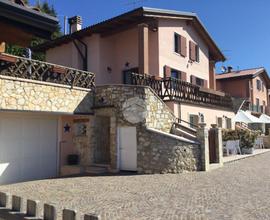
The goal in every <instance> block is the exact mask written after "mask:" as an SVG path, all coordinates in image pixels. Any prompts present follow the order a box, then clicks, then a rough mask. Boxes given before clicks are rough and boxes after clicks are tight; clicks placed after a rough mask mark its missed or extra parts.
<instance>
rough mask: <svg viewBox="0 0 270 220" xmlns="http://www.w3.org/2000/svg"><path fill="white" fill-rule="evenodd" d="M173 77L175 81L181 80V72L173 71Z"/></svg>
mask: <svg viewBox="0 0 270 220" xmlns="http://www.w3.org/2000/svg"><path fill="white" fill-rule="evenodd" d="M171 77H172V78H175V79H181V72H180V71H178V70H174V69H171Z"/></svg>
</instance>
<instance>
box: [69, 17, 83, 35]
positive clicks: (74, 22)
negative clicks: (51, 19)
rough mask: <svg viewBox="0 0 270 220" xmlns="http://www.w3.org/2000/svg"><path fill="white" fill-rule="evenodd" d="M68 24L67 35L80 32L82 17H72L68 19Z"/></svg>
mask: <svg viewBox="0 0 270 220" xmlns="http://www.w3.org/2000/svg"><path fill="white" fill-rule="evenodd" d="M68 23H69V33H70V34H72V33H74V32H76V31H80V30H81V29H82V17H81V16H74V17H72V18H69V19H68Z"/></svg>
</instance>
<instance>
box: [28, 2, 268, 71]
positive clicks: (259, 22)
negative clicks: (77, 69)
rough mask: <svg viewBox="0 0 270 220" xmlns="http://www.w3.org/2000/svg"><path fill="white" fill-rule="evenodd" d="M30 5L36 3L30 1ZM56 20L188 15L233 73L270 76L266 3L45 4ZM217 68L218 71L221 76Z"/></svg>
mask: <svg viewBox="0 0 270 220" xmlns="http://www.w3.org/2000/svg"><path fill="white" fill-rule="evenodd" d="M31 2H32V3H33V2H35V1H34V0H31ZM48 2H49V3H50V4H53V5H54V6H55V9H56V11H57V12H58V14H59V19H60V20H61V22H62V21H63V16H64V15H66V16H68V17H71V16H74V15H81V16H82V17H83V26H84V27H86V26H88V25H91V24H94V23H97V22H99V21H102V20H105V19H107V18H111V17H113V16H116V15H119V14H121V13H123V12H126V11H129V10H132V9H134V8H136V7H140V6H148V7H156V8H164V9H173V10H179V11H191V12H195V13H197V14H198V16H199V17H200V19H201V21H202V22H203V23H204V25H205V26H206V28H207V30H208V31H209V33H210V34H211V36H212V37H213V39H214V40H215V41H216V43H217V45H218V46H219V48H220V49H221V50H222V51H223V53H224V54H225V56H226V57H227V58H228V60H227V61H226V62H225V63H224V64H223V65H232V66H233V67H234V68H235V69H237V68H240V69H244V68H252V67H258V66H264V67H266V69H267V70H268V72H269V73H270V56H269V55H268V51H270V36H269V35H270V23H269V21H270V1H269V0H145V1H143V0H48ZM220 65H222V63H220V64H219V65H218V68H217V71H218V72H220V68H219V66H220Z"/></svg>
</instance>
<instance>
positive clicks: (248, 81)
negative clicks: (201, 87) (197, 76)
mask: <svg viewBox="0 0 270 220" xmlns="http://www.w3.org/2000/svg"><path fill="white" fill-rule="evenodd" d="M216 80H217V89H218V90H221V91H224V92H226V93H229V94H231V95H232V96H233V97H236V98H241V99H243V101H245V103H244V104H243V107H244V108H246V109H248V110H250V111H253V112H254V113H255V112H258V113H267V114H269V113H270V112H269V89H270V79H269V76H268V74H267V72H266V70H265V68H263V67H259V68H253V69H245V70H235V71H234V70H231V68H229V71H227V72H225V73H222V74H217V75H216Z"/></svg>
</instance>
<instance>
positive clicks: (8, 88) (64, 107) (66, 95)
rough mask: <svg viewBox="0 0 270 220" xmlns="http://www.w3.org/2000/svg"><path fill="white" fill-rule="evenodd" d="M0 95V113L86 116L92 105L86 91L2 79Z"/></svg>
mask: <svg viewBox="0 0 270 220" xmlns="http://www.w3.org/2000/svg"><path fill="white" fill-rule="evenodd" d="M0 93H1V96H0V110H22V111H42V112H62V113H74V112H76V113H89V112H91V106H92V102H93V95H92V94H91V91H90V90H80V89H75V88H71V87H70V86H62V85H57V84H52V83H44V82H36V81H31V80H23V79H17V78H12V77H3V76H1V77H0Z"/></svg>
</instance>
